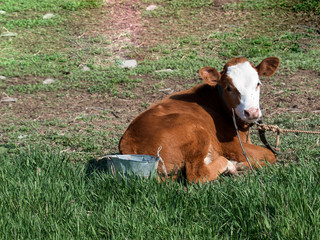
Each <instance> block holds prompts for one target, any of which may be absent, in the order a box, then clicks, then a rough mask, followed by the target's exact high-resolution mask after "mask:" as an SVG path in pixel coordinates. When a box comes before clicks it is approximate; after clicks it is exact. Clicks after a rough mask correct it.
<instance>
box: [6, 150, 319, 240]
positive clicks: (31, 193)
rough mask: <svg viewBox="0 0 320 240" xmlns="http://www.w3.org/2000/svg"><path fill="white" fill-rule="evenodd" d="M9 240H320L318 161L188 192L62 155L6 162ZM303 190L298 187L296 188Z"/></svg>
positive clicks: (30, 154)
mask: <svg viewBox="0 0 320 240" xmlns="http://www.w3.org/2000/svg"><path fill="white" fill-rule="evenodd" d="M0 161H1V165H2V167H1V170H0V180H1V188H0V209H1V216H2V217H1V219H0V229H1V232H2V235H1V237H2V238H4V239H21V238H23V239H26V238H27V239H43V238H49V239H57V238H59V239H70V238H77V239H78V238H86V239H88V238H94V239H96V238H110V239H128V238H130V239H145V238H147V239H149V238H152V239H204V238H205V239H207V238H210V239H221V238H223V239H226V238H227V239H228V238H231V239H233V238H237V239H248V238H249V239H318V238H319V235H320V232H319V231H320V228H319V227H320V226H319V221H318V219H319V217H320V212H319V208H320V201H319V198H318V195H319V194H320V192H319V191H320V190H319V188H317V187H315V186H317V185H318V184H319V182H318V181H319V177H320V171H319V167H320V166H319V161H318V160H317V159H313V160H310V161H306V160H302V161H301V162H299V163H298V164H292V165H289V166H287V167H282V166H278V167H273V168H267V169H264V170H263V171H260V172H259V178H260V180H261V181H262V182H263V186H261V185H260V184H259V182H258V180H257V178H256V177H254V176H253V175H248V176H245V177H241V178H228V177H225V178H221V179H220V180H219V181H216V182H215V183H213V184H204V185H187V186H186V188H185V187H184V186H183V185H182V184H179V183H175V182H170V183H167V184H159V183H158V182H157V181H155V180H147V179H139V178H129V179H126V180H121V179H118V180H116V179H115V178H113V177H112V176H110V175H108V174H106V173H105V172H99V171H98V172H93V173H91V174H89V175H88V171H89V170H90V169H91V170H92V166H91V168H89V166H86V165H83V164H74V163H72V162H70V161H69V160H68V155H67V154H61V153H59V149H55V150H53V149H49V148H44V147H40V146H38V147H36V148H30V149H26V150H23V151H20V152H19V153H18V154H16V155H15V157H14V158H12V155H8V154H2V155H0ZM297 183H299V184H297Z"/></svg>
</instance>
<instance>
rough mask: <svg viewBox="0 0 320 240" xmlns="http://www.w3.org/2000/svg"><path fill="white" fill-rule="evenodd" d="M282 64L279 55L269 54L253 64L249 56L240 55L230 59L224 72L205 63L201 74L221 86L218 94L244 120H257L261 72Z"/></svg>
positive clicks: (267, 71)
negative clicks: (206, 65) (271, 55)
mask: <svg viewBox="0 0 320 240" xmlns="http://www.w3.org/2000/svg"><path fill="white" fill-rule="evenodd" d="M279 64H280V60H279V58H277V57H268V58H266V59H264V60H263V61H262V62H261V63H260V64H259V65H258V66H257V67H254V66H253V65H252V64H251V63H250V62H249V61H248V60H247V59H246V58H243V57H239V58H232V59H231V60H230V61H229V62H227V63H226V65H225V66H224V68H223V71H222V72H218V71H217V70H216V69H215V68H213V67H203V68H201V69H200V71H199V74H200V76H201V77H202V79H203V80H204V82H205V83H206V84H208V85H210V86H214V87H216V85H218V86H219V87H218V91H219V95H220V97H221V98H222V100H223V102H224V105H225V106H227V108H228V109H229V110H230V111H231V109H235V112H236V114H237V116H238V117H239V118H240V119H241V120H243V121H245V122H255V121H257V120H258V119H259V118H260V117H261V116H262V113H261V110H260V104H259V100H260V85H261V83H260V79H259V76H267V77H268V76H272V75H273V74H274V73H275V72H276V71H277V69H278V67H279Z"/></svg>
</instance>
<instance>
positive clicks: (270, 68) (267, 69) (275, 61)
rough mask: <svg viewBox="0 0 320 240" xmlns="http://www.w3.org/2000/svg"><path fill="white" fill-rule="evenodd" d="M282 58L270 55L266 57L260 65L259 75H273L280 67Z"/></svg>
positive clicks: (258, 68)
mask: <svg viewBox="0 0 320 240" xmlns="http://www.w3.org/2000/svg"><path fill="white" fill-rule="evenodd" d="M279 64H280V59H279V58H277V57H268V58H266V59H264V60H263V61H262V62H261V63H260V64H259V65H258V66H257V70H258V74H259V76H267V77H269V76H272V75H273V74H274V73H275V72H276V71H277V69H278V67H279Z"/></svg>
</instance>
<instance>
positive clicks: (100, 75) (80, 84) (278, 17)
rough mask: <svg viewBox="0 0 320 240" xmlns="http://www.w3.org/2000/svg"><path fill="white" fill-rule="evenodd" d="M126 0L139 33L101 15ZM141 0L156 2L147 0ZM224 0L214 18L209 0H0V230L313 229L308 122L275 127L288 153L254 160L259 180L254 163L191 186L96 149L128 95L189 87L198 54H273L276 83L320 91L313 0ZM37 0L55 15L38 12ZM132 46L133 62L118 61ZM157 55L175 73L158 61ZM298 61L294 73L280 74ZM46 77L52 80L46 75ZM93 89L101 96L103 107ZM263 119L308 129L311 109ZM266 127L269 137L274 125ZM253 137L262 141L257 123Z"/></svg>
mask: <svg viewBox="0 0 320 240" xmlns="http://www.w3.org/2000/svg"><path fill="white" fill-rule="evenodd" d="M126 4H129V5H130V4H131V5H130V7H131V8H134V9H138V10H140V11H141V13H142V15H141V17H142V20H143V21H145V23H146V24H145V25H144V27H146V31H147V32H148V38H147V39H143V40H144V41H145V43H144V44H145V46H142V47H141V46H140V45H138V46H137V45H132V44H130V43H129V42H126V39H127V38H128V37H129V38H130V33H128V32H125V33H124V32H121V33H113V34H114V35H112V34H110V35H109V32H108V29H104V28H103V26H105V24H106V23H108V22H109V20H110V18H111V17H112V16H111V15H110V13H111V9H112V7H114V6H122V5H123V6H127V5H126ZM150 4H157V5H158V6H159V8H158V9H157V10H155V11H153V12H147V11H145V8H146V7H147V6H148V5H150ZM106 6H107V7H106ZM105 7H106V8H105ZM221 8H222V10H221V11H219V12H218V13H219V14H221V16H217V19H216V18H215V17H216V15H215V13H216V12H215V11H218V10H217V8H216V7H215V6H214V4H213V2H212V1H209V0H201V1H195V0H188V1H182V0H173V1H168V0H155V1H151V0H143V1H140V2H137V3H132V2H131V1H129V0H124V1H121V2H118V1H117V2H116V3H108V2H106V1H98V0H91V1H90V0H87V1H85V0H63V1H55V0H44V1H35V0H19V1H16V0H0V10H4V11H6V14H3V15H0V26H1V27H0V34H2V33H5V32H7V31H10V32H14V33H17V34H18V35H17V36H16V37H0V75H3V76H5V77H6V79H5V80H0V90H1V94H2V95H1V96H0V97H1V98H2V96H6V95H9V96H13V97H17V98H18V102H17V103H12V104H7V105H5V104H2V103H1V105H0V116H1V117H0V163H1V168H0V183H1V184H0V232H1V235H0V238H1V239H44V238H48V239H101V238H107V239H319V238H320V226H319V221H318V219H319V218H320V211H319V209H320V202H319V197H318V196H319V193H320V192H319V191H320V190H319V187H317V186H318V185H319V177H320V176H319V175H320V171H319V164H320V162H319V160H320V159H319V136H318V135H305V134H293V133H290V134H282V135H281V145H280V146H281V149H282V151H284V152H287V151H289V152H291V151H294V153H292V154H290V155H285V156H281V157H280V158H279V164H277V165H275V166H272V167H269V168H265V169H263V170H261V171H257V175H258V177H259V178H260V180H261V181H262V182H263V186H261V185H260V184H259V182H258V180H257V177H255V176H254V175H252V174H249V175H245V176H241V177H221V178H220V179H218V180H217V181H215V182H213V183H210V184H202V185H196V184H186V185H184V184H182V183H176V182H167V183H161V184H159V183H158V182H157V181H156V180H154V179H153V180H147V179H139V178H135V177H132V178H129V179H126V180H121V179H115V178H113V177H112V176H110V175H109V174H108V173H106V172H105V171H104V170H103V168H100V167H101V166H99V164H96V162H95V161H96V160H95V159H97V158H98V157H100V156H102V155H104V154H106V153H114V152H117V151H118V147H117V146H118V142H119V139H120V137H121V135H122V134H123V132H124V130H125V128H126V127H127V124H128V121H130V120H131V119H129V118H133V117H134V116H131V115H129V113H130V111H131V110H132V109H131V108H132V106H133V105H132V104H131V105H130V104H129V103H128V105H126V102H131V101H135V102H134V103H135V104H136V106H142V107H147V106H149V105H150V104H152V101H153V100H150V99H153V95H157V94H160V93H159V91H160V90H161V89H163V88H172V89H173V88H174V87H175V86H177V85H181V86H183V87H185V88H189V87H191V86H193V85H194V84H196V83H199V82H200V79H199V77H198V74H197V72H198V70H199V69H200V68H201V67H203V66H207V65H210V66H213V67H215V68H217V69H219V70H221V69H222V67H223V64H224V63H225V62H226V60H227V59H229V58H231V57H235V56H246V57H248V58H249V60H250V61H252V62H253V63H255V64H258V63H259V62H260V61H261V60H262V59H263V58H265V57H267V56H272V55H274V56H278V57H280V59H281V67H280V69H279V73H277V75H276V76H275V77H273V78H272V79H271V80H272V84H270V85H272V87H274V89H273V91H278V90H284V92H283V98H287V97H289V96H290V94H292V93H294V94H296V95H297V96H299V97H300V96H301V94H302V95H303V91H302V90H301V89H300V88H299V86H301V84H304V85H307V87H306V88H304V89H308V91H309V90H310V89H312V90H314V91H311V90H310V94H312V96H314V97H318V96H319V94H320V93H319V92H316V90H317V81H319V79H318V78H316V76H317V74H318V73H319V69H320V63H319V56H320V51H319V49H320V37H319V34H318V29H317V28H316V25H312V24H309V23H310V22H315V21H316V20H317V19H318V18H317V14H318V13H319V5H318V2H317V1H314V0H311V1H298V0H297V1H286V0H281V1H273V0H259V1H249V0H244V1H241V2H240V3H239V4H226V5H223V6H221ZM105 9H107V10H105ZM109 10H110V11H109ZM48 12H50V13H54V14H55V17H54V18H52V19H49V20H44V19H43V18H42V17H43V15H44V14H46V13H48ZM261 26H263V27H261ZM288 26H292V27H288ZM99 28H101V29H99ZM96 30H97V32H95V31H96ZM105 31H107V32H105ZM114 39H117V40H114ZM149 40H150V42H148V41H149ZM119 49H121V50H119ZM132 58H136V59H138V67H137V68H135V69H122V68H120V67H119V63H120V61H121V60H122V59H132ZM83 66H88V67H89V68H90V71H88V72H84V71H83V70H82V68H83ZM168 68H170V69H172V70H173V72H162V73H156V72H155V71H156V70H162V69H168ZM301 69H304V70H306V71H302V70H301ZM301 71H302V73H301ZM308 72H312V74H311V75H307V76H301V74H304V73H308ZM295 74H300V75H299V76H301V83H300V82H299V81H297V80H295V81H294V83H290V82H289V81H285V80H286V79H285V78H288V77H289V78H290V77H292V76H295ZM310 76H315V77H314V79H311V77H310ZM46 78H54V79H55V80H56V82H55V83H53V84H51V85H43V84H42V82H43V80H44V79H46ZM284 81H285V82H286V86H283V85H282V83H283V82H284ZM294 84H295V85H294ZM293 86H295V88H292V87H293ZM272 94H275V93H271V99H272V96H273V95H272ZM67 96H69V97H67ZM273 97H274V96H273ZM114 99H117V100H118V101H113V100H114ZM29 101H30V102H29ZM35 101H36V103H38V104H39V105H38V106H37V105H36V104H35V103H34V102H35ZM65 101H70V103H69V102H68V103H67V102H65ZM80 102H82V105H81V107H82V108H80V107H79V106H78V105H77V104H78V103H80ZM102 102H103V103H105V102H107V103H110V104H109V105H110V106H109V105H108V104H105V105H103V106H104V108H100V106H101V105H100V104H101V103H102ZM123 102H124V103H123ZM20 103H21V105H19V104H20ZM120 103H122V105H120V106H119V105H117V104H120ZM111 104H115V105H114V106H111ZM136 106H135V107H136ZM74 107H79V109H80V110H74ZM279 107H283V106H281V103H280V102H279ZM117 110H119V112H120V113H118V112H117ZM121 111H122V112H121ZM117 115H119V116H117ZM265 122H266V123H269V124H276V125H279V126H280V127H281V128H289V129H304V130H314V129H318V128H319V125H320V118H319V113H317V112H314V113H301V114H292V113H290V114H289V113H287V114H285V113H282V114H277V115H275V116H273V117H272V118H267V119H265ZM267 137H268V140H269V141H271V142H274V137H275V136H274V134H268V135H267ZM252 138H253V142H254V143H256V144H261V143H260V141H259V139H258V136H257V134H256V133H255V132H253V134H252ZM92 171H93V172H92Z"/></svg>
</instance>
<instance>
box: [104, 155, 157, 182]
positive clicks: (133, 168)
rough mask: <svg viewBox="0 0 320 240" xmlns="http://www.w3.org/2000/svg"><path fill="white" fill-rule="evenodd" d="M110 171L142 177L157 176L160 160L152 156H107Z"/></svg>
mask: <svg viewBox="0 0 320 240" xmlns="http://www.w3.org/2000/svg"><path fill="white" fill-rule="evenodd" d="M105 158H106V159H108V161H107V167H108V169H109V171H110V172H111V173H112V174H113V175H115V174H116V173H120V174H126V175H131V174H134V175H138V176H141V177H150V176H155V175H156V173H157V168H158V164H159V158H156V157H154V156H150V155H136V154H130V155H121V154H120V155H107V156H105Z"/></svg>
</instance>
